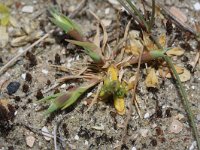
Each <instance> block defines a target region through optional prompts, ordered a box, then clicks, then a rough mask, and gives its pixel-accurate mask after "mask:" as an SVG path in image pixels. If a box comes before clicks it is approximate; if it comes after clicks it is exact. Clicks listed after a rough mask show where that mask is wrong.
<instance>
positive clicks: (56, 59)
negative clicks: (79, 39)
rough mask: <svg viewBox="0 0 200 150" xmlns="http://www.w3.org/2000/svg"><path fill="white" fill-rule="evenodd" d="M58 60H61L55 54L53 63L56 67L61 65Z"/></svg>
mask: <svg viewBox="0 0 200 150" xmlns="http://www.w3.org/2000/svg"><path fill="white" fill-rule="evenodd" d="M60 60H61V58H60V55H59V54H58V53H57V54H56V55H55V61H54V63H55V64H56V65H61V63H60Z"/></svg>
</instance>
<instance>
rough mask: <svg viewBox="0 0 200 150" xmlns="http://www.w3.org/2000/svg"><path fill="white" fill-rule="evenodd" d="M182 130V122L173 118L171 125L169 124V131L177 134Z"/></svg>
mask: <svg viewBox="0 0 200 150" xmlns="http://www.w3.org/2000/svg"><path fill="white" fill-rule="evenodd" d="M182 130H183V124H182V123H181V122H180V121H178V120H176V119H173V121H172V123H171V125H170V126H169V132H170V133H176V134H177V133H179V132H181V131H182Z"/></svg>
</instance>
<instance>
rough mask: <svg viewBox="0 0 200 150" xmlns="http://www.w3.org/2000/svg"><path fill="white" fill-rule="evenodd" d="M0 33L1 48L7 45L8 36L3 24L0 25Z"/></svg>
mask: <svg viewBox="0 0 200 150" xmlns="http://www.w3.org/2000/svg"><path fill="white" fill-rule="evenodd" d="M0 35H1V36H0V48H3V47H5V46H6V45H7V43H8V40H9V36H8V33H7V31H6V27H5V26H0Z"/></svg>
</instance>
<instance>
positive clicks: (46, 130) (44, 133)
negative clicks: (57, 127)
mask: <svg viewBox="0 0 200 150" xmlns="http://www.w3.org/2000/svg"><path fill="white" fill-rule="evenodd" d="M42 135H43V136H44V139H45V140H47V141H50V140H51V138H52V137H53V136H52V135H51V134H49V130H48V129H47V127H45V126H44V127H43V128H42Z"/></svg>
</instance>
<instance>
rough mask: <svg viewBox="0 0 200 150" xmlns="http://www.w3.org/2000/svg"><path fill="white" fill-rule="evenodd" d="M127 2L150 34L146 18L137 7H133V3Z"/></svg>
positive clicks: (128, 0)
mask: <svg viewBox="0 0 200 150" xmlns="http://www.w3.org/2000/svg"><path fill="white" fill-rule="evenodd" d="M126 2H127V3H128V4H129V6H130V7H131V8H132V9H133V11H134V12H135V13H136V15H137V16H138V17H139V19H140V20H141V21H142V23H143V24H144V26H145V28H146V30H147V31H148V32H149V26H148V24H147V22H146V21H145V19H144V17H143V16H142V15H141V13H140V11H139V10H138V9H137V8H136V7H135V5H133V3H132V2H131V1H130V0H126Z"/></svg>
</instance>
